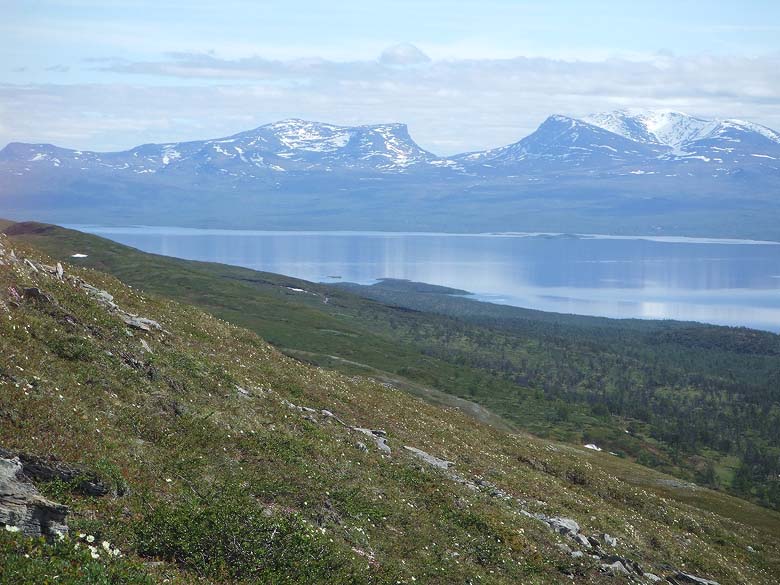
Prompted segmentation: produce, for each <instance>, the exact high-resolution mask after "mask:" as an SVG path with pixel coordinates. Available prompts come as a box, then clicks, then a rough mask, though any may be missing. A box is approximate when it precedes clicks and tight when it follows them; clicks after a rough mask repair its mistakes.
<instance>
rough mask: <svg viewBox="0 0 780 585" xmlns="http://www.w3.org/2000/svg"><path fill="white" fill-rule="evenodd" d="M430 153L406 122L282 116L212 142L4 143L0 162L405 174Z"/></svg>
mask: <svg viewBox="0 0 780 585" xmlns="http://www.w3.org/2000/svg"><path fill="white" fill-rule="evenodd" d="M435 160H437V159H436V157H435V156H434V155H433V154H431V153H429V152H427V151H425V150H423V149H421V148H420V147H419V146H418V145H417V144H416V143H415V142H414V141H413V140H412V139H411V137H410V136H409V132H408V130H407V128H406V126H405V125H404V124H380V125H373V126H356V127H346V126H334V125H332V124H322V123H318V122H308V121H305V120H297V119H292V120H283V121H281V122H276V123H273V124H267V125H265V126H260V127H259V128H255V129H254V130H249V131H247V132H241V133H239V134H235V135H233V136H228V137H225V138H218V139H214V140H202V141H194V142H181V143H172V144H145V145H143V146H138V147H136V148H133V149H131V150H128V151H124V152H112V153H99V152H89V151H80V150H67V149H63V148H58V147H56V146H52V145H47V144H41V145H33V144H20V143H12V144H9V145H8V146H7V147H6V148H5V149H3V150H2V151H0V161H2V162H5V163H11V164H16V165H17V167H18V166H19V165H22V166H21V168H20V170H19V172H22V173H34V172H35V170H37V169H35V168H34V167H40V166H49V167H54V168H59V169H77V170H80V171H87V172H106V171H111V172H119V173H121V172H127V173H135V174H147V173H151V174H155V173H193V174H200V173H217V174H224V175H227V176H237V174H240V175H241V176H245V177H253V176H254V175H253V174H257V173H265V172H269V171H271V172H287V171H332V170H334V169H335V168H339V169H363V170H374V171H395V172H404V171H405V170H406V169H407V168H408V167H412V166H414V165H419V164H426V163H431V162H433V161H435Z"/></svg>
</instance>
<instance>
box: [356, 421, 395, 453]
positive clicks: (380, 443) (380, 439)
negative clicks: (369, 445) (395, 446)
mask: <svg viewBox="0 0 780 585" xmlns="http://www.w3.org/2000/svg"><path fill="white" fill-rule="evenodd" d="M352 430H353V431H357V432H358V433H363V434H364V435H366V436H367V437H371V438H372V439H374V443H376V447H377V449H379V450H380V451H381V452H382V453H385V454H387V455H390V453H391V451H390V446H389V445H388V444H387V433H386V432H385V431H382V430H380V429H365V428H363V427H352Z"/></svg>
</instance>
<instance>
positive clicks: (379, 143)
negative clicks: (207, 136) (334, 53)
mask: <svg viewBox="0 0 780 585" xmlns="http://www.w3.org/2000/svg"><path fill="white" fill-rule="evenodd" d="M0 177H2V180H1V181H0V212H2V213H4V214H6V215H8V216H10V217H19V218H21V217H22V216H28V217H37V218H40V219H46V220H56V221H60V222H71V223H82V222H85V221H86V222H97V223H127V222H130V223H165V224H175V225H190V226H199V225H219V226H220V227H226V228H268V229H297V228H303V227H305V228H312V229H389V230H418V231H426V230H441V231H485V230H496V231H501V230H506V231H522V230H526V231H575V232H576V231H580V232H582V231H601V232H607V233H618V232H621V233H632V232H633V233H639V232H641V233H648V232H649V233H660V234H673V235H702V236H731V237H758V238H764V239H780V204H778V200H777V194H778V193H779V192H780V134H778V133H777V132H775V131H773V130H771V129H769V128H766V127H764V126H760V125H758V124H753V123H750V122H744V121H739V120H711V119H704V118H698V117H694V116H688V115H686V114H682V113H679V112H670V111H639V110H621V111H616V112H609V113H603V114H595V115H591V116H587V117H585V118H583V119H575V118H570V117H566V116H560V115H554V116H550V117H549V118H548V119H547V120H545V121H544V122H543V123H542V124H541V125H540V126H539V128H538V129H537V130H536V131H535V132H533V133H532V134H530V135H529V136H527V137H525V138H523V139H521V140H519V141H518V142H515V143H513V144H510V145H506V146H502V147H499V148H494V149H490V150H486V151H481V152H471V153H465V154H460V155H455V156H451V157H439V156H437V155H435V154H432V153H430V152H428V151H426V150H424V149H423V148H421V147H420V146H419V145H417V144H416V143H415V141H414V140H413V139H412V137H411V136H410V135H409V132H408V129H407V127H406V126H405V125H403V124H380V125H367V126H352V127H350V126H337V125H333V124H324V123H318V122H310V121H304V120H298V119H292V120H284V121H281V122H276V123H272V124H266V125H264V126H260V127H258V128H255V129H254V130H249V131H247V132H241V133H238V134H235V135H232V136H228V137H225V138H219V139H213V140H203V141H193V142H182V143H168V144H147V145H142V146H139V147H136V148H133V149H130V150H127V151H123V152H112V153H99V152H88V151H80V150H69V149H64V148H60V147H57V146H53V145H46V144H39V145H36V144H21V143H12V144H9V145H8V146H6V147H5V148H4V149H3V150H2V151H0ZM443 201H446V205H445V206H442V204H441V203H442V202H443ZM734 213H740V214H744V215H745V219H746V221H743V222H739V224H738V225H735V224H734V222H733V217H734Z"/></svg>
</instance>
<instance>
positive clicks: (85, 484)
mask: <svg viewBox="0 0 780 585" xmlns="http://www.w3.org/2000/svg"><path fill="white" fill-rule="evenodd" d="M0 457H2V458H4V459H14V458H16V459H18V460H19V462H20V463H21V465H22V473H23V474H24V476H25V477H27V478H29V479H32V480H36V481H54V480H60V481H64V482H75V481H78V483H77V484H76V485H75V489H76V490H77V491H78V492H79V493H81V494H83V495H85V496H95V497H99V496H105V495H107V494H108V493H109V492H110V491H111V490H110V489H109V488H108V486H106V485H105V484H104V483H103V482H102V481H101V480H100V478H99V477H98V476H97V475H95V473H93V472H91V471H89V470H87V469H83V468H81V467H76V466H73V465H68V464H66V463H62V462H61V461H57V460H56V459H54V458H49V459H45V458H43V457H37V456H35V455H29V454H27V453H12V452H10V451H6V450H5V449H0Z"/></svg>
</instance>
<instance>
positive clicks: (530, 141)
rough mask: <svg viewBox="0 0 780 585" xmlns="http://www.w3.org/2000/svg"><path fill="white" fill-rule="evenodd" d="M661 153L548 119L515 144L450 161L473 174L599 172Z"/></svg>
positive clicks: (591, 127)
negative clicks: (493, 170)
mask: <svg viewBox="0 0 780 585" xmlns="http://www.w3.org/2000/svg"><path fill="white" fill-rule="evenodd" d="M661 152H662V151H661V150H660V149H658V148H653V146H652V145H649V144H645V143H638V142H637V141H634V140H632V139H630V138H629V137H626V136H623V135H620V134H617V133H614V132H611V131H609V130H607V129H604V128H602V127H600V126H598V125H596V124H592V123H588V122H586V121H582V120H577V119H574V118H568V117H566V116H550V117H549V118H547V120H545V121H544V122H543V123H542V125H541V126H539V128H538V129H537V130H536V132H534V133H533V134H531V135H530V136H527V137H526V138H523V139H522V140H520V141H519V142H515V143H514V144H510V145H508V146H502V147H500V148H496V149H493V150H487V151H483V152H476V153H469V154H465V155H459V156H455V157H453V158H454V160H456V161H458V162H461V163H462V164H463V165H464V166H468V168H469V169H470V170H472V171H474V170H475V169H476V168H479V167H480V166H481V167H488V168H490V167H506V168H514V169H515V170H518V169H533V170H539V169H540V168H541V169H542V170H544V169H545V168H547V169H554V168H558V169H561V168H572V167H575V168H577V167H582V168H602V169H609V168H613V167H616V166H618V165H621V164H626V163H631V162H640V161H644V160H646V159H648V158H653V157H658V156H659V155H660V154H661Z"/></svg>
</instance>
